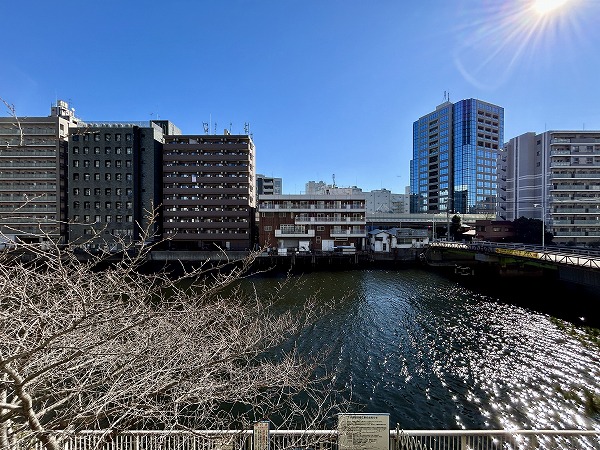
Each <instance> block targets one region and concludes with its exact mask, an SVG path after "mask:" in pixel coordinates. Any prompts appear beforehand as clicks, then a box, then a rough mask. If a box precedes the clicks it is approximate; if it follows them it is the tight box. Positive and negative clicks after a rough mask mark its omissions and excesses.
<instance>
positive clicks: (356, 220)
mask: <svg viewBox="0 0 600 450" xmlns="http://www.w3.org/2000/svg"><path fill="white" fill-rule="evenodd" d="M295 223H298V224H304V223H315V224H317V223H320V224H336V223H347V224H356V225H361V224H365V223H366V218H365V217H331V216H328V217H296V218H295Z"/></svg>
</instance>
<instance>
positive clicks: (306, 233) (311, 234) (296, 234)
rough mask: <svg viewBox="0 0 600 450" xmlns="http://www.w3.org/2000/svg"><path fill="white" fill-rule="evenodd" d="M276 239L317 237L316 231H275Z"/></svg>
mask: <svg viewBox="0 0 600 450" xmlns="http://www.w3.org/2000/svg"><path fill="white" fill-rule="evenodd" d="M275 237H290V238H298V237H307V238H309V237H310V238H312V237H315V230H305V231H299V230H275Z"/></svg>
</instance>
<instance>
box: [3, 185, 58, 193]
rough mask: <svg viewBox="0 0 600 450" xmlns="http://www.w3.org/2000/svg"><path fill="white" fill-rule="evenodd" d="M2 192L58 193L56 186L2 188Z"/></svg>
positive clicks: (13, 186)
mask: <svg viewBox="0 0 600 450" xmlns="http://www.w3.org/2000/svg"><path fill="white" fill-rule="evenodd" d="M0 191H1V192H23V191H26V192H41V191H51V192H55V191H56V186H52V185H37V186H18V185H12V186H0Z"/></svg>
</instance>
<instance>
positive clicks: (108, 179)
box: [104, 173, 110, 181]
mask: <svg viewBox="0 0 600 450" xmlns="http://www.w3.org/2000/svg"><path fill="white" fill-rule="evenodd" d="M104 179H105V180H106V181H110V173H105V174H104Z"/></svg>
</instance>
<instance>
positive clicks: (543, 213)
mask: <svg viewBox="0 0 600 450" xmlns="http://www.w3.org/2000/svg"><path fill="white" fill-rule="evenodd" d="M533 207H534V208H542V248H544V247H545V246H546V245H545V240H546V211H545V210H544V205H543V204H541V203H534V204H533Z"/></svg>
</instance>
